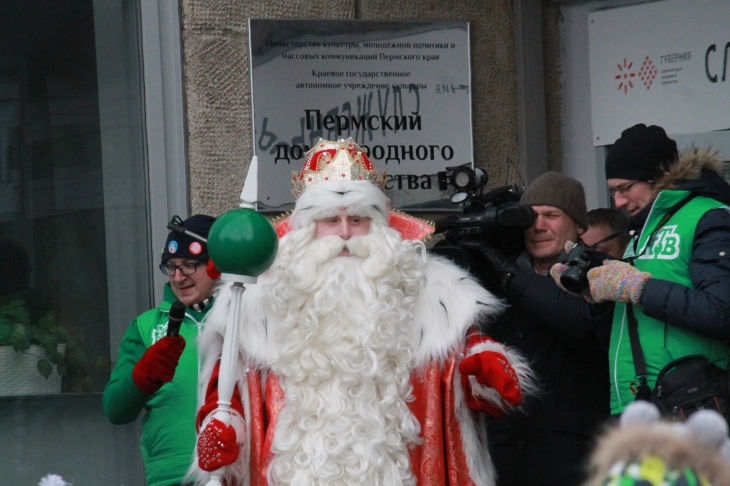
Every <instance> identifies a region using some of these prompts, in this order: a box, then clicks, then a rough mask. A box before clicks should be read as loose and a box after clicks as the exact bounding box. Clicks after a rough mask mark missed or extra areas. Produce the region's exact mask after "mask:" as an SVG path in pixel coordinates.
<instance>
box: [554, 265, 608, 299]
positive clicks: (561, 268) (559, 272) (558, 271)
mask: <svg viewBox="0 0 730 486" xmlns="http://www.w3.org/2000/svg"><path fill="white" fill-rule="evenodd" d="M567 269H568V265H565V264H563V263H556V264H555V265H553V266H552V267H550V276H551V277H552V278H553V280H555V283H556V284H558V287H560V289H561V290H564V291H566V292H568V293H569V294H573V292H571V291H569V290H568V289H566V288H565V287H563V284H562V283H560V277H562V276H563V272H565V271H566V270H567ZM573 295H582V296H583V298H584V299H585V300H586V302H588V303H589V304H597V302H596V301H595V300H593V297H591V291H590V288H586V289H585V290H584V291H583V293H582V294H573Z"/></svg>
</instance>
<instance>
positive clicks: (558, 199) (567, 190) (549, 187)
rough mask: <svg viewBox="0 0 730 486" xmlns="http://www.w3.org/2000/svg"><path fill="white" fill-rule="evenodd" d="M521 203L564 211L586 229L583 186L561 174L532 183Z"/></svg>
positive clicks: (541, 178) (549, 174)
mask: <svg viewBox="0 0 730 486" xmlns="http://www.w3.org/2000/svg"><path fill="white" fill-rule="evenodd" d="M520 202H521V203H523V204H528V205H530V206H553V207H556V208H558V209H562V210H563V211H565V212H566V213H567V214H568V216H570V217H571V218H572V219H573V221H575V222H576V223H578V225H579V226H581V227H582V228H585V227H586V213H587V211H586V194H585V192H584V191H583V185H582V184H581V183H580V182H578V181H577V180H575V179H573V178H572V177H568V176H566V175H564V174H561V173H560V172H548V173H546V174H543V175H541V176H540V177H538V178H537V179H535V180H534V181H532V184H530V185H529V186H527V190H525V193H524V194H523V195H522V198H521V199H520Z"/></svg>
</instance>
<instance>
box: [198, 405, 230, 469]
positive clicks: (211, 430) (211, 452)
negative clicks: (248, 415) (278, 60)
mask: <svg viewBox="0 0 730 486" xmlns="http://www.w3.org/2000/svg"><path fill="white" fill-rule="evenodd" d="M239 452H240V447H239V446H238V442H237V441H236V431H235V430H234V429H233V426H231V425H228V426H226V425H225V424H224V423H223V422H221V421H220V420H218V419H216V418H214V419H212V420H211V421H210V422H208V425H206V426H205V429H204V430H203V433H202V434H200V437H199V438H198V465H199V466H200V469H202V470H203V471H208V472H210V471H215V470H216V469H219V468H221V467H223V466H227V465H229V464H232V463H233V461H235V460H236V458H237V457H238V453H239Z"/></svg>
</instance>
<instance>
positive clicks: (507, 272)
mask: <svg viewBox="0 0 730 486" xmlns="http://www.w3.org/2000/svg"><path fill="white" fill-rule="evenodd" d="M460 246H461V247H462V248H464V249H468V250H472V251H473V252H474V253H476V254H477V255H480V258H479V261H478V263H479V264H481V267H482V268H479V269H477V270H478V272H479V275H480V276H481V277H482V278H483V279H484V280H485V283H486V284H487V286H488V287H489V288H490V289H498V290H500V291H505V290H507V287H509V282H510V280H511V279H512V277H513V276H514V275H515V274H516V273H517V272H519V271H520V267H518V266H517V265H516V264H515V263H514V262H512V261H510V260H509V259H508V258H507V257H506V256H504V255H503V254H502V253H501V252H500V251H499V250H497V249H496V248H494V247H492V246H490V245H487V244H485V243H477V242H473V241H463V242H462V243H461V244H460Z"/></svg>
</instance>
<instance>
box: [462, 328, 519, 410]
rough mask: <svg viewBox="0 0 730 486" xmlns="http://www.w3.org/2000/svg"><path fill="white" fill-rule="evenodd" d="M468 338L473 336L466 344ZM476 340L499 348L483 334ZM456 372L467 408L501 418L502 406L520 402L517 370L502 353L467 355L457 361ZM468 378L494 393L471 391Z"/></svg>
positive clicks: (516, 405) (482, 352) (506, 406)
mask: <svg viewBox="0 0 730 486" xmlns="http://www.w3.org/2000/svg"><path fill="white" fill-rule="evenodd" d="M472 341H473V338H470V343H471V342H472ZM478 341H479V343H485V342H491V343H493V344H494V345H496V346H499V347H500V348H502V346H501V345H499V344H498V343H496V342H494V341H492V340H491V339H489V338H487V337H480V338H478ZM459 373H461V384H462V387H463V389H464V397H465V400H466V405H467V407H469V408H470V409H471V410H476V411H480V412H486V413H488V414H490V415H493V416H494V417H497V418H501V417H503V416H504V414H505V409H507V408H511V407H518V406H519V405H520V403H522V389H521V387H520V380H519V378H518V376H517V373H516V372H515V370H514V368H512V366H511V365H510V364H509V362H508V360H507V358H506V357H505V356H504V354H502V353H500V352H497V351H481V352H477V353H474V354H472V355H471V356H467V357H466V358H464V359H463V360H461V362H460V363H459ZM472 379H473V380H474V381H476V383H477V384H479V385H482V386H485V387H487V388H489V389H490V390H493V391H494V392H495V393H493V394H491V395H492V396H481V395H480V394H479V393H475V392H474V390H473V388H474V387H473V386H472ZM502 402H504V403H502Z"/></svg>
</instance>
